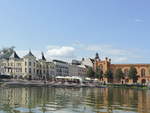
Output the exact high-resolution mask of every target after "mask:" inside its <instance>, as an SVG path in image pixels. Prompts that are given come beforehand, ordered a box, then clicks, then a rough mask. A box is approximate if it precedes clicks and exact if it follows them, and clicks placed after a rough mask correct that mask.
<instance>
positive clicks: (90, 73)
mask: <svg viewBox="0 0 150 113" xmlns="http://www.w3.org/2000/svg"><path fill="white" fill-rule="evenodd" d="M87 75H88V77H90V78H93V77H94V75H95V72H94V70H93V68H92V67H89V68H88V70H87Z"/></svg>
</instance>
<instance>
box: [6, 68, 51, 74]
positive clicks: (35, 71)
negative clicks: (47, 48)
mask: <svg viewBox="0 0 150 113" xmlns="http://www.w3.org/2000/svg"><path fill="white" fill-rule="evenodd" d="M4 71H5V72H8V73H13V72H20V73H21V72H22V68H16V69H5V70H4ZM25 72H26V73H27V68H25ZM46 72H47V74H48V73H53V71H48V70H47V71H46V70H43V74H46ZM29 73H30V74H31V73H32V69H31V68H29ZM33 73H37V74H42V70H36V69H33Z"/></svg>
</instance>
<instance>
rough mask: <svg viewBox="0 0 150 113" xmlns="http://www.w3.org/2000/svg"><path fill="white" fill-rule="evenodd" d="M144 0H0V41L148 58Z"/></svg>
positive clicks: (58, 54)
mask: <svg viewBox="0 0 150 113" xmlns="http://www.w3.org/2000/svg"><path fill="white" fill-rule="evenodd" d="M149 5H150V1H149V0H0V39H1V41H0V46H1V47H9V46H15V47H16V50H17V51H18V53H19V54H20V55H24V54H25V53H26V52H27V50H29V49H31V50H32V51H33V53H34V54H35V55H37V56H39V53H40V52H41V51H44V52H45V54H46V56H47V57H48V58H52V59H53V58H59V59H64V60H68V59H69V60H70V59H76V58H77V59H79V58H82V57H93V56H94V54H95V52H99V53H100V56H101V57H102V58H104V57H106V56H108V57H111V58H112V62H113V63H150V44H149V43H150V22H149V21H150V15H149V12H150V7H149Z"/></svg>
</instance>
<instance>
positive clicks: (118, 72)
mask: <svg viewBox="0 0 150 113" xmlns="http://www.w3.org/2000/svg"><path fill="white" fill-rule="evenodd" d="M115 78H116V80H117V81H119V82H120V80H121V79H123V78H124V73H123V72H122V69H121V68H118V69H117V70H116V72H115Z"/></svg>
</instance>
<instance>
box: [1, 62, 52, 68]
mask: <svg viewBox="0 0 150 113" xmlns="http://www.w3.org/2000/svg"><path fill="white" fill-rule="evenodd" d="M2 66H7V64H6V63H3V64H2ZM8 66H15V64H14V63H8ZM16 66H18V67H20V66H22V65H21V63H16ZM25 66H27V62H25ZM29 66H32V62H29ZM33 66H34V67H40V68H42V67H43V68H49V67H50V68H54V66H52V65H49V66H48V65H43V66H42V65H39V64H37V65H36V63H35V62H34V63H33Z"/></svg>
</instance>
